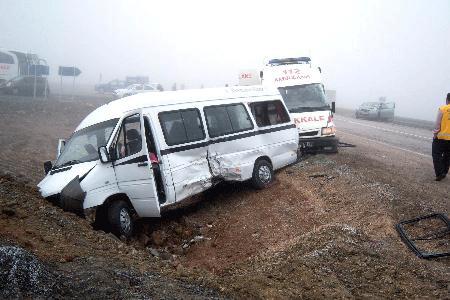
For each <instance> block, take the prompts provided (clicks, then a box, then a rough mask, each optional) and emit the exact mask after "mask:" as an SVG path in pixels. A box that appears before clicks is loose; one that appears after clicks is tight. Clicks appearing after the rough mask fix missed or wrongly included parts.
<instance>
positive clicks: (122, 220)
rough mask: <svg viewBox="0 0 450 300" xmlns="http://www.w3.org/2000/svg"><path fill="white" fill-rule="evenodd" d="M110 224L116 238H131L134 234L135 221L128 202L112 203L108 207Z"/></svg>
mask: <svg viewBox="0 0 450 300" xmlns="http://www.w3.org/2000/svg"><path fill="white" fill-rule="evenodd" d="M108 223H109V225H110V227H111V231H112V233H114V234H115V235H116V236H118V237H120V236H122V235H123V236H125V237H126V238H130V237H131V236H132V234H133V229H134V221H133V216H132V213H131V208H130V206H129V205H128V203H127V202H126V201H123V200H118V201H114V202H112V203H111V204H110V205H109V207H108Z"/></svg>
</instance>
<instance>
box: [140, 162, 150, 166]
mask: <svg viewBox="0 0 450 300" xmlns="http://www.w3.org/2000/svg"><path fill="white" fill-rule="evenodd" d="M146 166H148V163H146V162H143V163H138V167H146Z"/></svg>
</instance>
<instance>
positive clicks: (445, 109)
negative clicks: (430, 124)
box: [437, 104, 450, 140]
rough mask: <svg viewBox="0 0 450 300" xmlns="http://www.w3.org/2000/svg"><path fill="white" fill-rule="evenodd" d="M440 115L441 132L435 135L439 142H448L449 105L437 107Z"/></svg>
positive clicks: (449, 129)
mask: <svg viewBox="0 0 450 300" xmlns="http://www.w3.org/2000/svg"><path fill="white" fill-rule="evenodd" d="M439 110H440V111H441V113H442V119H441V130H439V132H438V134H437V138H438V139H440V140H450V104H447V105H442V106H441V107H439Z"/></svg>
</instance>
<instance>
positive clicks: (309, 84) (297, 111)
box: [260, 57, 338, 152]
mask: <svg viewBox="0 0 450 300" xmlns="http://www.w3.org/2000/svg"><path fill="white" fill-rule="evenodd" d="M260 77H261V79H262V84H263V85H265V86H275V87H276V88H278V90H279V92H280V94H281V96H282V97H283V99H284V102H285V103H286V106H287V107H288V109H289V112H290V114H291V116H292V118H293V119H294V122H295V125H296V126H297V129H298V134H299V138H300V141H299V147H300V148H301V150H302V151H304V152H309V151H317V150H319V151H326V152H337V149H338V148H337V145H338V139H337V138H336V127H335V124H334V122H333V113H334V110H335V103H334V102H331V103H330V102H329V101H328V100H327V98H326V96H325V90H324V85H323V83H322V76H321V69H320V68H319V67H316V66H314V65H313V64H312V63H311V59H310V58H309V57H298V58H280V59H271V60H269V61H268V63H267V64H266V66H265V67H264V69H263V71H262V72H261V74H260Z"/></svg>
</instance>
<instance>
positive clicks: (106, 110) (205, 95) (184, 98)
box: [75, 85, 281, 131]
mask: <svg viewBox="0 0 450 300" xmlns="http://www.w3.org/2000/svg"><path fill="white" fill-rule="evenodd" d="M263 96H274V97H277V98H281V96H280V93H279V92H278V90H277V89H276V88H272V87H263V86H262V85H255V86H233V87H226V88H207V89H192V90H179V91H170V92H155V93H141V94H136V95H133V96H129V97H125V98H121V99H119V100H115V101H111V102H109V103H108V104H105V105H102V106H100V107H99V108H97V109H96V110H94V111H93V112H91V113H90V114H89V115H88V116H87V117H86V118H85V119H84V120H83V121H81V123H80V125H78V127H77V128H76V129H75V131H78V130H80V129H82V128H85V127H88V126H91V125H94V124H97V123H100V122H103V121H106V120H110V119H115V118H120V117H122V116H123V115H124V114H125V113H127V112H129V111H133V110H136V109H139V108H145V107H155V106H166V105H176V104H185V103H195V102H204V101H214V100H223V99H239V98H248V97H263Z"/></svg>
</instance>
